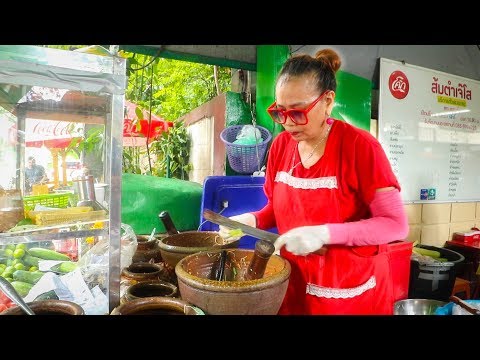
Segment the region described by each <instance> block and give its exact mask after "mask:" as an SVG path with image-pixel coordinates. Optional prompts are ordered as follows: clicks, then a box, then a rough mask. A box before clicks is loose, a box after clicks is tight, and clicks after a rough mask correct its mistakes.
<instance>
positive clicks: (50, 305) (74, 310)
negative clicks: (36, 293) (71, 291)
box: [0, 300, 85, 315]
mask: <svg viewBox="0 0 480 360" xmlns="http://www.w3.org/2000/svg"><path fill="white" fill-rule="evenodd" d="M27 304H28V306H29V307H30V308H31V309H32V311H33V312H34V313H35V315H85V312H84V311H83V309H82V307H81V306H80V305H77V304H75V303H73V302H71V301H66V300H40V301H32V302H29V303H27ZM0 315H27V314H25V312H24V311H23V310H22V309H20V308H19V307H18V306H13V307H11V308H9V309H7V310H5V311H4V312H2V313H0Z"/></svg>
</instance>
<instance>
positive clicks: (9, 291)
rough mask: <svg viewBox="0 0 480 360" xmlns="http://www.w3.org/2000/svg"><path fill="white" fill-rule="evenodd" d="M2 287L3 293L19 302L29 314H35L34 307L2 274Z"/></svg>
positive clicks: (0, 284)
mask: <svg viewBox="0 0 480 360" xmlns="http://www.w3.org/2000/svg"><path fill="white" fill-rule="evenodd" d="M0 289H1V290H2V291H3V293H4V294H5V295H6V296H8V297H9V298H10V300H12V301H13V302H14V303H15V304H17V305H18V306H19V307H20V308H21V309H22V310H23V311H25V312H26V313H27V315H35V313H34V312H33V310H32V309H30V307H29V306H28V305H27V303H26V302H25V301H23V299H22V297H21V296H20V294H19V293H18V292H17V290H15V288H14V287H13V286H12V284H10V283H9V282H8V281H7V280H5V279H4V278H3V277H1V276H0Z"/></svg>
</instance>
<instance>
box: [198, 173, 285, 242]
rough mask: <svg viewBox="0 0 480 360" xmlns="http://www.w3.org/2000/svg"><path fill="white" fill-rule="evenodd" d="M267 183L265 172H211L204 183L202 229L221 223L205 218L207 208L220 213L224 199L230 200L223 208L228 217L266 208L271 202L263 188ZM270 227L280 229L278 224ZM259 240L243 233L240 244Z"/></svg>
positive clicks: (275, 231) (224, 214) (273, 229)
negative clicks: (251, 173) (211, 174)
mask: <svg viewBox="0 0 480 360" xmlns="http://www.w3.org/2000/svg"><path fill="white" fill-rule="evenodd" d="M264 183H265V177H263V176H208V177H207V178H206V179H205V182H204V184H203V194H202V203H201V207H200V224H201V226H200V227H199V230H202V231H218V225H217V224H213V223H211V222H210V221H206V222H205V219H204V217H203V210H204V209H209V210H212V211H214V212H216V213H219V212H220V211H221V210H222V209H223V202H224V201H228V207H227V208H226V209H225V210H224V211H223V212H222V215H223V216H226V217H229V216H233V215H238V214H243V213H245V212H249V211H257V210H260V209H261V208H263V207H264V206H265V205H266V204H267V197H266V196H265V193H264V192H263V184H264ZM268 231H271V232H274V233H277V229H276V228H272V229H269V230H268ZM256 241H257V239H256V238H254V237H251V236H248V235H246V236H243V237H242V238H241V239H240V245H239V247H240V248H242V249H253V248H254V247H255V242H256Z"/></svg>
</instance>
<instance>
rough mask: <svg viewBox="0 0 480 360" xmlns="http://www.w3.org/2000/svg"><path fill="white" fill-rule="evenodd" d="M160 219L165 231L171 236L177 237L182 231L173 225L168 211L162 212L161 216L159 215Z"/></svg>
mask: <svg viewBox="0 0 480 360" xmlns="http://www.w3.org/2000/svg"><path fill="white" fill-rule="evenodd" d="M158 217H159V218H160V220H161V221H162V223H163V226H165V230H167V233H168V234H169V235H175V234H179V233H180V231H178V230H177V228H176V227H175V225H174V224H173V221H172V218H171V217H170V214H169V213H168V211H162V212H161V213H160V214H158Z"/></svg>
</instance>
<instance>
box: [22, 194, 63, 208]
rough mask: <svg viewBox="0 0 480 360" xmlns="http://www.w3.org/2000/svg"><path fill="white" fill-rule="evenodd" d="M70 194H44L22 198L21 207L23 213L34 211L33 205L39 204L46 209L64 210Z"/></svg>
mask: <svg viewBox="0 0 480 360" xmlns="http://www.w3.org/2000/svg"><path fill="white" fill-rule="evenodd" d="M70 196H71V194H45V195H34V196H24V197H23V207H24V209H25V213H27V212H28V211H30V210H33V209H35V205H37V204H40V205H43V206H48V207H55V208H66V207H67V206H68V200H69V198H70Z"/></svg>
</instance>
